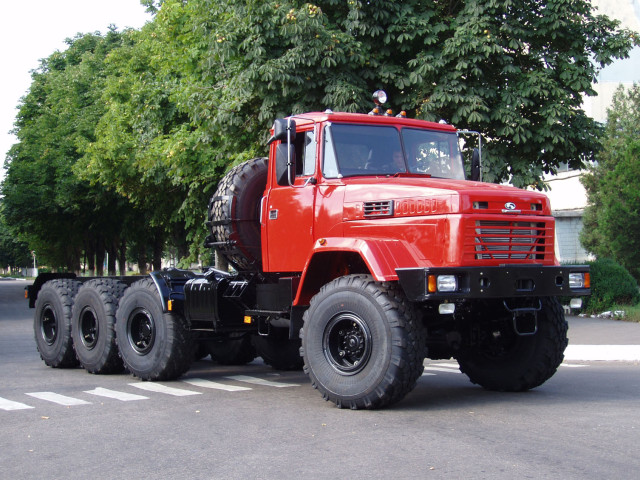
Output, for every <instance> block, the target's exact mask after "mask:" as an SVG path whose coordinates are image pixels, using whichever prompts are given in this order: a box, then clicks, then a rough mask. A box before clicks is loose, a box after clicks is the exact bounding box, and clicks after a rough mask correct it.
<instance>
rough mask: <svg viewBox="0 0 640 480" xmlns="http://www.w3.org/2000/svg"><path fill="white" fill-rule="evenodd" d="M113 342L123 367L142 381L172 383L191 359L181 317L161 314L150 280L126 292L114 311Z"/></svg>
mask: <svg viewBox="0 0 640 480" xmlns="http://www.w3.org/2000/svg"><path fill="white" fill-rule="evenodd" d="M116 342H117V345H118V349H119V351H120V356H121V357H122V361H123V362H124V365H125V367H126V368H127V369H128V370H129V371H130V372H131V373H132V374H133V375H135V376H136V377H138V378H140V379H142V380H173V379H176V378H178V377H179V376H180V375H182V374H183V373H185V372H186V371H187V370H188V369H189V367H190V366H191V363H192V362H193V357H194V342H193V336H192V333H191V331H190V330H189V328H188V325H187V322H186V320H185V319H184V318H183V317H182V316H181V315H176V314H173V313H163V311H162V303H161V300H160V295H159V294H158V290H157V288H156V286H155V284H154V283H153V280H151V279H150V278H145V279H142V280H138V281H137V282H134V283H133V284H131V286H130V287H129V288H127V290H126V291H125V293H124V295H123V296H122V299H121V300H120V304H119V305H118V310H117V311H116Z"/></svg>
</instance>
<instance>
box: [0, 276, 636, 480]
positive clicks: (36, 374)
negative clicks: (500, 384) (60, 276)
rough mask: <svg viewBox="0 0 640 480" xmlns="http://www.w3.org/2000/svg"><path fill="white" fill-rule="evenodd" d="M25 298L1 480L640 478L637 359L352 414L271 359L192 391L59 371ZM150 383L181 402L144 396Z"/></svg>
mask: <svg viewBox="0 0 640 480" xmlns="http://www.w3.org/2000/svg"><path fill="white" fill-rule="evenodd" d="M24 286H25V283H24V282H19V281H0V479H25V478H29V479H30V478H38V479H39V478H47V479H87V478H101V479H111V478H113V479H122V478H136V479H146V478H149V479H151V478H154V479H155V478H177V479H182V478H184V479H225V480H226V479H279V480H281V479H307V478H310V479H311V478H312V479H316V478H325V479H338V478H339V479H344V478H350V479H389V478H393V479H414V478H434V479H436V478H437V479H440V478H442V479H457V478H460V479H462V478H464V479H469V478H482V479H509V480H511V479H514V478H519V479H520V478H535V479H563V480H565V479H581V480H582V479H584V478H590V479H601V478H602V479H604V478H607V479H608V478H616V479H627V478H628V479H631V478H633V479H635V478H637V475H638V473H637V472H638V471H640V458H639V456H638V444H639V443H640V420H639V419H638V418H639V417H638V410H639V407H640V401H639V398H640V370H639V365H638V362H637V361H590V360H569V361H566V363H565V364H564V365H563V366H561V367H560V369H559V371H558V373H557V374H556V375H555V376H554V377H553V378H552V379H550V380H549V381H548V382H547V383H545V384H544V385H542V386H541V387H539V388H537V389H535V390H533V391H530V392H526V393H520V394H505V393H494V392H487V391H485V390H483V389H482V388H479V387H477V386H474V385H472V384H471V383H470V382H469V381H468V380H467V378H466V377H465V376H464V375H462V374H461V373H459V371H458V370H457V368H456V366H455V363H454V362H452V361H447V362H444V361H443V362H431V363H429V364H428V365H427V369H426V370H425V375H424V376H423V377H422V378H421V379H420V380H419V381H418V385H417V387H416V389H415V390H414V391H413V392H412V393H411V394H409V395H408V396H407V397H406V398H405V399H404V400H403V401H402V402H400V403H398V404H397V405H395V406H394V407H393V408H390V409H386V410H380V411H350V410H340V409H337V408H335V407H334V406H333V405H332V404H330V403H327V402H324V401H323V400H322V398H321V397H320V395H319V394H318V393H317V392H316V391H315V390H313V389H312V388H311V387H310V385H309V382H308V381H307V379H306V377H305V376H304V374H302V373H301V372H282V373H280V374H278V372H275V371H273V370H271V369H270V368H269V367H267V366H265V365H264V364H262V362H261V361H259V360H257V361H255V362H254V363H252V364H251V365H248V366H245V367H221V366H217V365H215V364H213V363H212V362H210V361H207V360H204V361H200V362H197V363H196V364H195V365H194V367H193V368H192V369H191V370H190V371H189V372H188V373H187V375H185V377H184V378H183V379H182V380H186V381H190V382H191V383H187V382H185V381H175V382H161V383H160V384H154V383H150V382H144V383H143V382H139V381H138V380H136V379H135V378H134V377H132V376H130V375H126V374H120V375H108V376H96V375H90V374H87V373H86V372H84V371H83V370H81V369H71V370H61V369H51V368H48V367H46V366H45V365H44V364H43V363H42V362H41V360H40V359H39V357H38V354H37V352H36V349H35V343H34V340H33V333H32V320H31V318H32V313H33V311H32V310H29V309H28V308H27V307H26V301H25V300H24V299H23V298H22V290H23V288H24ZM569 322H570V347H573V346H577V345H640V325H638V324H629V323H624V322H616V321H610V320H595V319H580V318H576V317H570V318H569ZM196 379H200V380H196ZM202 380H208V381H209V382H215V383H214V384H215V385H218V387H217V388H211V387H212V384H211V383H202ZM265 381H266V382H265ZM256 382H262V383H261V384H260V383H256ZM194 383H195V384H194ZM149 385H162V386H164V387H171V388H173V389H175V390H166V389H165V390H163V391H149V390H147V389H143V388H141V387H147V388H148V386H149ZM220 385H222V386H223V387H225V388H227V390H221V389H219V388H223V387H220ZM178 395H179V396H178ZM56 402H61V403H67V404H69V403H74V404H73V405H63V404H61V403H56ZM20 405H22V406H20ZM3 406H4V408H3Z"/></svg>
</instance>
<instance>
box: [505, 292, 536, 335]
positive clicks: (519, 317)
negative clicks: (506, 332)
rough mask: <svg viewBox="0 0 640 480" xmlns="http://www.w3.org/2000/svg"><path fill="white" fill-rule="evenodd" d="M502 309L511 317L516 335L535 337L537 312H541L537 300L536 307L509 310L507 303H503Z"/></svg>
mask: <svg viewBox="0 0 640 480" xmlns="http://www.w3.org/2000/svg"><path fill="white" fill-rule="evenodd" d="M502 303H503V305H504V308H506V309H507V311H508V312H509V313H511V314H512V315H513V319H512V321H513V330H514V331H515V332H516V334H517V335H520V336H527V335H535V334H536V333H537V332H538V312H539V311H540V310H542V302H541V301H540V299H538V307H537V308H536V307H520V308H510V307H509V305H507V301H506V300H504V301H503V302H502Z"/></svg>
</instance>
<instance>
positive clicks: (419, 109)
mask: <svg viewBox="0 0 640 480" xmlns="http://www.w3.org/2000/svg"><path fill="white" fill-rule="evenodd" d="M147 3H149V4H151V3H152V2H147ZM155 6H156V7H158V8H159V10H158V13H157V16H156V19H155V22H156V23H157V28H158V30H157V33H158V39H159V44H160V45H162V46H163V47H165V50H164V51H165V52H169V53H168V54H167V55H164V56H163V60H162V61H161V62H159V63H158V65H159V69H160V71H164V72H166V73H167V74H169V75H170V76H171V77H172V78H176V79H178V81H177V84H176V90H175V97H174V98H175V100H176V103H177V104H178V106H179V108H183V109H185V111H186V112H187V114H188V115H189V119H190V121H191V123H192V125H193V126H194V129H193V132H192V133H194V134H195V135H197V136H198V138H199V140H200V141H203V142H209V143H212V144H213V145H212V148H213V151H215V152H216V158H218V157H225V158H228V159H232V160H233V159H237V158H245V157H247V156H250V155H252V154H253V153H254V152H256V151H260V150H261V142H262V141H264V139H265V138H266V133H265V131H266V129H267V128H266V127H267V126H269V124H270V122H271V121H272V120H273V119H274V118H275V117H277V116H282V115H285V114H288V113H301V112H304V111H309V110H319V109H322V110H324V109H325V108H332V109H334V110H343V111H368V109H369V108H370V100H369V98H370V93H371V92H372V91H373V90H375V89H377V88H380V87H384V88H385V89H386V90H387V91H388V92H389V93H390V98H391V99H392V102H393V103H394V104H395V105H396V106H397V107H399V108H402V109H404V110H406V111H408V112H409V114H410V116H416V117H419V118H425V119H430V120H439V119H445V120H447V121H449V122H452V123H453V124H455V125H456V126H458V127H460V128H470V129H474V130H478V131H481V132H482V133H483V134H484V136H485V139H486V142H487V143H486V148H485V154H486V155H485V174H486V175H485V178H486V179H488V180H490V181H495V182H499V181H504V180H507V179H511V181H512V183H514V184H515V185H517V186H527V185H533V184H539V182H540V178H541V175H542V173H543V172H553V171H554V170H555V169H556V168H557V166H558V165H559V164H560V163H561V162H565V161H568V162H569V163H570V164H571V165H572V166H574V167H578V166H581V165H582V164H583V161H584V160H587V159H591V157H592V152H594V151H596V150H597V148H598V141H597V135H598V133H599V128H598V125H596V123H595V122H594V121H593V120H591V119H589V118H588V117H587V116H586V115H585V113H584V111H582V109H581V107H580V105H581V104H582V100H583V97H584V96H585V95H593V94H595V92H594V91H593V90H592V88H591V84H592V82H593V81H594V80H595V78H596V75H597V72H598V71H599V69H600V68H602V67H603V66H605V65H607V64H609V63H610V62H611V61H612V60H613V59H614V58H620V57H625V56H626V55H627V53H628V51H629V50H630V48H631V47H632V45H633V44H634V42H635V41H636V40H635V37H633V35H632V33H631V32H629V31H624V30H617V23H616V22H614V21H612V20H609V19H608V18H606V17H604V16H597V15H595V14H594V13H593V11H592V6H591V4H590V2H588V1H586V0H584V1H582V0H551V1H546V2H541V1H539V0H520V1H515V0H507V1H491V0H489V1H479V0H466V1H458V0H455V1H454V0H449V1H443V2H423V1H420V0H404V1H402V2H400V1H382V0H380V1H369V2H365V1H361V0H349V1H343V0H323V1H318V2H316V3H315V4H311V3H307V2H300V1H279V0H278V1H264V0H260V1H259V0H245V1H242V2H237V1H231V0H200V1H198V2H182V1H180V0H165V1H163V2H157V4H156V5H155ZM166 47H168V48H166ZM185 71H186V72H187V73H186V74H184V73H183V72H185ZM178 72H180V74H177V73H178Z"/></svg>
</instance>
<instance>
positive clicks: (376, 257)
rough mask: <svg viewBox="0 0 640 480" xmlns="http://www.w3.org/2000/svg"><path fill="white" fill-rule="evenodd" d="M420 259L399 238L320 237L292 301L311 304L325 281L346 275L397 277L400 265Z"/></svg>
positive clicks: (394, 278)
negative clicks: (362, 274)
mask: <svg viewBox="0 0 640 480" xmlns="http://www.w3.org/2000/svg"><path fill="white" fill-rule="evenodd" d="M417 262H418V259H416V258H415V257H414V255H412V253H411V251H410V249H409V248H407V246H406V245H405V244H404V243H403V242H400V241H397V240H378V239H353V238H323V239H319V240H317V241H316V243H315V245H314V248H313V250H312V252H311V254H310V255H309V258H308V260H307V262H306V264H305V268H304V271H303V272H302V277H301V279H300V285H299V286H298V292H297V295H296V298H295V300H294V302H293V304H294V305H295V306H301V305H309V302H310V301H311V298H312V297H313V296H314V295H315V294H316V293H318V292H319V291H320V288H321V287H322V286H323V285H325V284H327V283H329V282H330V281H332V280H334V279H336V278H338V277H342V276H345V275H350V274H358V273H364V274H369V275H371V276H372V277H373V278H374V280H376V281H378V282H391V281H397V280H398V274H397V273H396V269H397V268H402V267H403V266H406V265H416V263H417Z"/></svg>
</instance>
